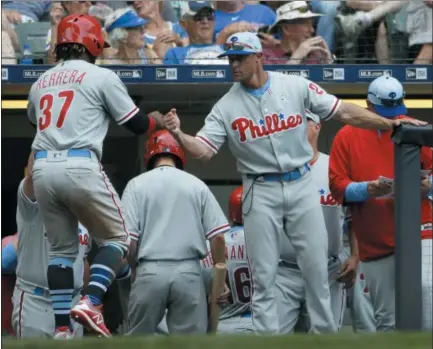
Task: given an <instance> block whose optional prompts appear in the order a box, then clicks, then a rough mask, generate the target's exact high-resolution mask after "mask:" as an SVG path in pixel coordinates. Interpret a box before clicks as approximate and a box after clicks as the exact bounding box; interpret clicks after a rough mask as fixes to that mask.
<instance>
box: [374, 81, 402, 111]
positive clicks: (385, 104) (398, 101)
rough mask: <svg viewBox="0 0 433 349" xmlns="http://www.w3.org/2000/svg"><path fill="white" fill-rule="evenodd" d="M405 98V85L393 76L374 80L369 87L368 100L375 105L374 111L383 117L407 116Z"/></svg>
mask: <svg viewBox="0 0 433 349" xmlns="http://www.w3.org/2000/svg"><path fill="white" fill-rule="evenodd" d="M404 97H405V92H404V89H403V85H402V84H401V83H400V81H398V80H397V79H395V78H393V77H391V76H387V75H384V76H381V77H379V78H377V79H375V80H373V81H372V82H371V84H370V86H369V87H368V97H367V98H368V100H369V101H370V102H371V103H372V104H373V108H374V111H375V112H376V113H377V114H379V115H381V116H385V117H394V116H398V115H406V114H407V108H406V106H405V105H404Z"/></svg>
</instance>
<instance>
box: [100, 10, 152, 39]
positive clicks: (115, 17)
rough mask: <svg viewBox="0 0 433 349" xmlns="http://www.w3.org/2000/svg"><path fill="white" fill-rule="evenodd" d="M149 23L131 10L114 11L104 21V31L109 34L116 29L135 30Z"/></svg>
mask: <svg viewBox="0 0 433 349" xmlns="http://www.w3.org/2000/svg"><path fill="white" fill-rule="evenodd" d="M148 22H149V21H147V20H144V19H143V18H141V17H139V16H138V15H137V14H136V13H135V12H134V11H133V10H128V11H126V12H123V10H117V11H114V12H113V13H112V14H111V15H109V16H108V17H107V19H106V20H105V30H106V31H107V32H108V33H109V32H111V31H112V30H114V29H116V28H125V29H127V28H137V27H141V26H143V25H145V24H146V23H148Z"/></svg>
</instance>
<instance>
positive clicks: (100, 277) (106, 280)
mask: <svg viewBox="0 0 433 349" xmlns="http://www.w3.org/2000/svg"><path fill="white" fill-rule="evenodd" d="M94 278H98V279H103V280H99V281H100V282H102V283H104V284H105V283H106V282H108V283H111V279H110V278H108V277H106V276H105V275H101V274H92V275H90V281H96V280H93V279H94Z"/></svg>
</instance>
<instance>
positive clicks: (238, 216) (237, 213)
mask: <svg viewBox="0 0 433 349" xmlns="http://www.w3.org/2000/svg"><path fill="white" fill-rule="evenodd" d="M242 190H243V188H242V186H240V187H237V188H236V189H234V190H233V191H232V193H231V194H230V198H229V220H231V221H232V222H233V223H236V224H243V222H244V221H243V218H242Z"/></svg>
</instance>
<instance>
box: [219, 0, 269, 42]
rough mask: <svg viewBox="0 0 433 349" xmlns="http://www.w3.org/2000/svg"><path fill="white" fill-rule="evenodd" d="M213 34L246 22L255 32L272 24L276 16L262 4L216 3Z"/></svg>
mask: <svg viewBox="0 0 433 349" xmlns="http://www.w3.org/2000/svg"><path fill="white" fill-rule="evenodd" d="M215 15H216V23H215V34H216V35H218V34H219V33H220V32H221V31H222V30H223V29H224V28H225V27H227V26H229V25H231V24H233V23H236V22H248V23H250V24H251V25H252V27H253V30H254V31H255V32H257V31H258V30H259V29H260V28H262V27H266V26H270V25H272V24H274V22H275V19H276V15H275V13H274V11H272V10H271V9H270V8H269V7H267V6H265V5H262V4H255V5H251V4H247V3H246V1H245V0H224V1H216V12H215Z"/></svg>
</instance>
